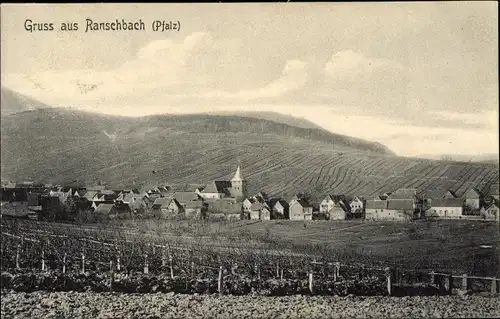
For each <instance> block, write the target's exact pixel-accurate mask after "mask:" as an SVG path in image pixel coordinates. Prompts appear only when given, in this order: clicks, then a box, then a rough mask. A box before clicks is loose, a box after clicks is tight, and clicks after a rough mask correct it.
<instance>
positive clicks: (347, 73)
mask: <svg viewBox="0 0 500 319" xmlns="http://www.w3.org/2000/svg"><path fill="white" fill-rule="evenodd" d="M324 70H325V75H326V77H327V78H333V79H350V80H354V79H356V78H359V77H367V76H371V75H373V74H374V73H376V72H380V71H387V70H399V71H402V70H404V67H403V66H402V65H401V64H399V63H397V62H394V61H390V60H388V59H377V58H369V57H366V56H364V55H363V54H361V53H359V52H354V51H352V50H345V51H339V52H337V53H335V54H333V55H332V57H331V58H330V60H329V61H328V62H327V63H326V65H325V68H324Z"/></svg>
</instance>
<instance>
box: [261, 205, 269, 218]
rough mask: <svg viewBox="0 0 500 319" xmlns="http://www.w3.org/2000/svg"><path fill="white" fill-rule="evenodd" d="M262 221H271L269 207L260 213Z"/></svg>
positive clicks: (265, 207) (263, 208)
mask: <svg viewBox="0 0 500 319" xmlns="http://www.w3.org/2000/svg"><path fill="white" fill-rule="evenodd" d="M260 220H271V209H269V207H268V206H264V207H262V209H261V211H260Z"/></svg>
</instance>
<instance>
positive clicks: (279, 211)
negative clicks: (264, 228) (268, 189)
mask: <svg viewBox="0 0 500 319" xmlns="http://www.w3.org/2000/svg"><path fill="white" fill-rule="evenodd" d="M273 202H274V204H272V205H270V206H271V208H272V213H273V217H272V218H273V219H289V218H290V215H289V211H288V209H289V206H288V203H287V202H286V201H285V200H284V199H277V200H274V201H272V203H273Z"/></svg>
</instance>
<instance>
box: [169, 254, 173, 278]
mask: <svg viewBox="0 0 500 319" xmlns="http://www.w3.org/2000/svg"><path fill="white" fill-rule="evenodd" d="M168 259H169V261H170V278H172V279H174V264H173V260H172V255H168Z"/></svg>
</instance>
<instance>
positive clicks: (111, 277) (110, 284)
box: [109, 260, 115, 291]
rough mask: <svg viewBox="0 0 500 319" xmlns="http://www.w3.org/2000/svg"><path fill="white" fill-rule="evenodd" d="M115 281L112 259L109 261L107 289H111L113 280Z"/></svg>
mask: <svg viewBox="0 0 500 319" xmlns="http://www.w3.org/2000/svg"><path fill="white" fill-rule="evenodd" d="M114 281H115V272H114V269H113V260H110V261H109V291H113V282H114Z"/></svg>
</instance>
